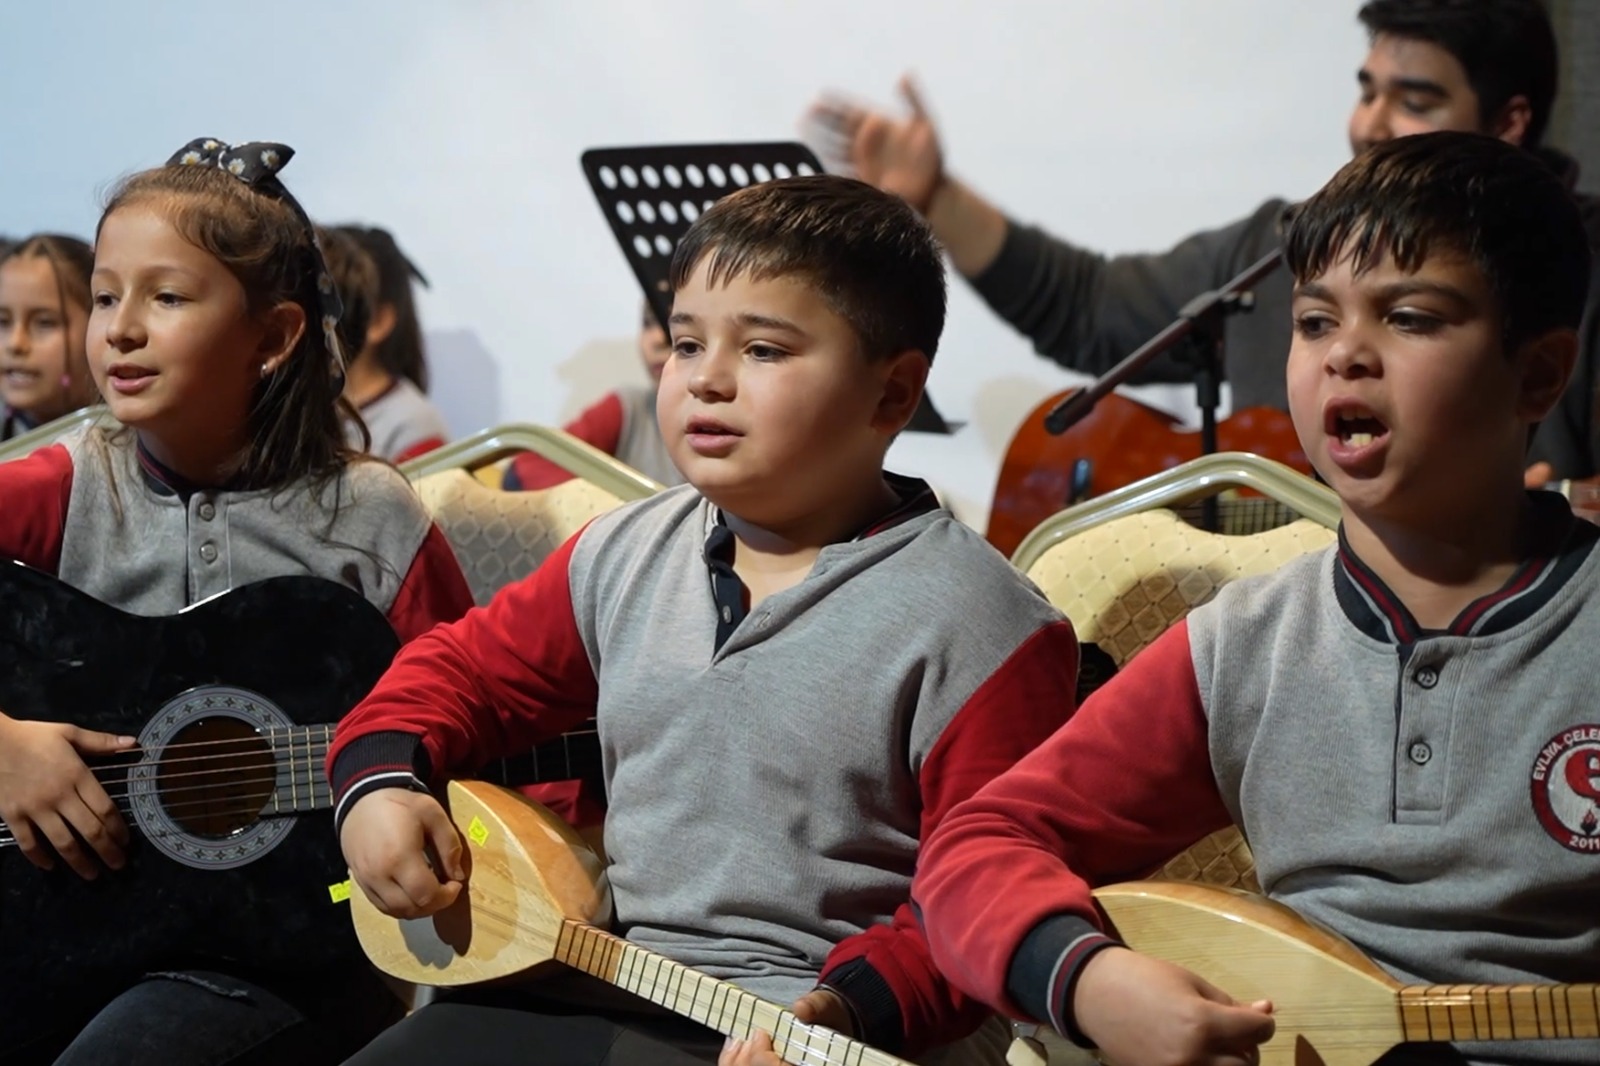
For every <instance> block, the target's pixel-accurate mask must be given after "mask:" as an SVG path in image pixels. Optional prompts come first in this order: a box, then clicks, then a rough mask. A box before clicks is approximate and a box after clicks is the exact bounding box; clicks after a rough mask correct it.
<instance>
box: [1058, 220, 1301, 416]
mask: <svg viewBox="0 0 1600 1066" xmlns="http://www.w3.org/2000/svg"><path fill="white" fill-rule="evenodd" d="M1282 258H1283V251H1282V249H1274V250H1273V251H1271V252H1268V253H1267V254H1266V255H1264V256H1262V257H1261V258H1260V259H1258V260H1256V261H1255V262H1254V263H1252V264H1250V265H1249V266H1248V267H1246V268H1245V269H1244V270H1243V271H1242V272H1240V273H1239V274H1238V275H1237V276H1235V277H1234V278H1232V279H1230V280H1229V281H1228V283H1227V284H1225V285H1223V286H1222V288H1220V289H1214V290H1212V291H1210V292H1205V293H1202V294H1200V295H1199V296H1197V297H1196V298H1195V299H1193V300H1191V301H1190V302H1189V303H1188V304H1186V305H1185V306H1184V308H1183V310H1181V311H1179V312H1178V317H1177V318H1176V319H1174V320H1173V321H1171V322H1170V323H1168V324H1167V326H1166V327H1165V328H1164V329H1162V331H1161V332H1160V333H1157V334H1156V335H1155V336H1154V337H1151V338H1150V339H1149V340H1147V341H1145V342H1144V343H1143V344H1141V345H1139V347H1138V348H1137V349H1136V350H1135V351H1134V352H1133V353H1132V354H1130V355H1129V356H1128V357H1127V358H1125V359H1123V360H1122V362H1120V363H1118V364H1117V365H1116V366H1114V367H1112V368H1111V369H1110V370H1107V371H1106V372H1105V373H1104V374H1101V375H1100V376H1099V377H1097V378H1095V379H1094V381H1093V382H1091V383H1090V384H1089V385H1088V386H1087V387H1085V388H1082V389H1078V390H1076V391H1075V392H1073V393H1071V394H1070V395H1068V396H1066V397H1065V398H1063V399H1062V401H1061V402H1060V403H1058V404H1056V405H1055V406H1054V407H1053V408H1051V409H1050V412H1049V413H1048V414H1046V415H1045V417H1044V428H1045V430H1046V431H1048V432H1050V433H1055V434H1060V433H1065V432H1066V431H1067V430H1068V429H1071V428H1072V426H1074V425H1075V424H1077V423H1078V422H1080V421H1082V420H1083V419H1084V418H1086V417H1087V416H1088V414H1089V412H1090V411H1092V410H1094V405H1095V404H1097V403H1099V402H1100V399H1101V397H1103V396H1105V395H1106V394H1107V393H1109V392H1111V391H1112V390H1113V389H1115V388H1116V387H1117V386H1119V385H1121V384H1123V383H1124V382H1126V381H1127V380H1128V379H1129V378H1131V377H1132V376H1133V375H1134V374H1137V373H1138V372H1139V371H1140V370H1141V369H1143V367H1144V366H1145V364H1146V363H1148V362H1150V361H1151V360H1152V359H1154V358H1155V357H1156V356H1158V355H1160V354H1161V353H1162V352H1165V351H1167V350H1168V349H1170V348H1171V347H1173V346H1174V345H1175V344H1177V343H1178V342H1179V341H1181V340H1183V338H1185V337H1187V336H1188V335H1189V334H1190V333H1192V332H1194V330H1195V328H1196V326H1197V325H1198V324H1199V323H1200V322H1201V321H1202V320H1204V319H1205V318H1206V317H1207V316H1209V315H1212V314H1214V313H1216V312H1217V311H1218V310H1224V309H1231V308H1227V305H1228V303H1229V301H1235V302H1236V300H1237V297H1238V296H1239V295H1240V294H1241V293H1243V292H1244V291H1246V290H1247V289H1249V287H1250V286H1252V285H1254V284H1255V283H1256V282H1258V281H1260V280H1261V279H1262V278H1264V277H1266V276H1267V275H1268V274H1270V273H1271V272H1272V271H1273V269H1274V268H1276V267H1277V265H1278V262H1279V261H1280V260H1281V259H1282Z"/></svg>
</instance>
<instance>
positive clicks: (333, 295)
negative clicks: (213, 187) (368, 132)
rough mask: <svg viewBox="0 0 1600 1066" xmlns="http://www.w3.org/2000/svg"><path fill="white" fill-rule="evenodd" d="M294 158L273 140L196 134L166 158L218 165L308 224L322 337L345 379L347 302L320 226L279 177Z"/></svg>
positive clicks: (174, 163) (188, 164) (191, 164)
mask: <svg viewBox="0 0 1600 1066" xmlns="http://www.w3.org/2000/svg"><path fill="white" fill-rule="evenodd" d="M293 158H294V149H293V148H290V147H289V146H288V145H286V144H276V143H274V142H272V141H249V142H247V143H245V144H228V143H226V142H225V141H219V140H217V139H216V138H215V137H197V138H195V139H194V140H192V141H190V142H189V143H188V144H186V145H184V146H183V147H182V148H180V149H178V151H177V152H175V153H174V154H173V156H172V158H171V159H169V160H167V165H168V166H181V167H215V168H216V169H218V170H222V171H226V172H227V173H229V174H232V175H233V176H234V177H236V178H238V179H239V180H240V181H242V182H244V183H245V184H246V185H248V186H250V187H251V188H252V189H255V190H257V191H259V192H261V193H263V194H264V195H267V196H272V197H274V198H276V199H278V200H281V201H282V202H283V203H284V204H285V205H286V206H287V207H288V208H289V209H290V210H291V211H293V212H294V213H295V217H296V218H298V219H299V220H300V221H301V223H302V224H303V225H304V226H305V227H306V233H307V235H308V236H309V237H310V239H311V249H312V252H313V253H314V254H315V255H316V257H317V262H316V267H317V302H318V310H319V311H320V312H321V313H322V338H323V343H324V344H325V346H326V347H327V349H328V358H329V359H330V361H331V365H332V371H333V374H334V376H335V377H337V378H339V379H341V380H342V379H343V378H344V369H345V359H344V350H343V348H342V347H341V346H340V344H339V334H338V326H339V318H340V317H341V316H342V315H343V314H344V303H343V301H341V300H340V299H339V290H338V289H337V287H335V286H334V284H333V275H331V274H330V273H328V263H327V260H326V258H325V257H324V256H323V254H322V245H321V244H319V243H318V241H317V229H316V227H315V226H313V225H312V224H311V218H310V216H308V215H307V214H306V212H305V208H303V207H301V206H300V201H298V200H296V199H295V198H294V197H293V196H292V195H290V193H289V190H288V189H286V188H285V187H284V185H283V182H282V181H280V180H279V179H278V172H279V171H280V170H282V169H283V168H284V166H285V165H287V164H288V162H289V160H291V159H293Z"/></svg>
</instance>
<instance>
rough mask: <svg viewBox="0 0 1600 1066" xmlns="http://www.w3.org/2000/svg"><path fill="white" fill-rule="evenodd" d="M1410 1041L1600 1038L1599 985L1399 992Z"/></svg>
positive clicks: (1437, 987)
mask: <svg viewBox="0 0 1600 1066" xmlns="http://www.w3.org/2000/svg"><path fill="white" fill-rule="evenodd" d="M1400 1021H1401V1026H1402V1027H1403V1028H1404V1030H1405V1038H1406V1039H1407V1040H1451V1041H1455V1040H1572V1039H1579V1040H1582V1039H1595V1038H1597V1037H1600V985H1593V984H1585V985H1418V986H1415V987H1411V988H1404V989H1401V991H1400Z"/></svg>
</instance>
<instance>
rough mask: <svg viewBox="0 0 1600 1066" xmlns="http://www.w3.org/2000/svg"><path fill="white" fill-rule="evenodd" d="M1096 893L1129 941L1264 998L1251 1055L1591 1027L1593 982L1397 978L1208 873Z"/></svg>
mask: <svg viewBox="0 0 1600 1066" xmlns="http://www.w3.org/2000/svg"><path fill="white" fill-rule="evenodd" d="M1095 899H1096V901H1097V902H1098V903H1099V904H1100V907H1101V909H1102V910H1103V911H1105V913H1106V916H1107V917H1108V918H1109V919H1110V920H1111V924H1112V925H1113V926H1115V928H1116V932H1117V935H1118V936H1119V937H1120V938H1121V939H1122V941H1123V942H1124V943H1125V944H1127V945H1128V946H1129V947H1131V948H1133V949H1134V950H1136V951H1141V952H1144V953H1145V954H1147V955H1153V956H1155V957H1156V958H1159V959H1165V960H1166V961H1168V962H1171V963H1175V964H1177V965H1179V966H1182V967H1184V968H1185V969H1187V970H1191V971H1193V972H1194V973H1196V974H1198V975H1200V976H1201V977H1203V978H1205V979H1206V980H1207V981H1209V982H1211V983H1212V984H1213V985H1216V986H1217V987H1218V988H1220V989H1222V990H1223V991H1224V992H1226V993H1228V995H1230V996H1232V997H1233V999H1234V1000H1235V1001H1236V1002H1239V1003H1249V1002H1253V1001H1255V1000H1260V999H1270V1000H1271V1001H1272V1004H1273V1008H1274V1018H1275V1019H1276V1021H1277V1031H1276V1033H1275V1035H1274V1036H1273V1038H1272V1039H1271V1040H1269V1041H1268V1042H1267V1043H1265V1044H1263V1045H1261V1066H1370V1064H1371V1063H1373V1062H1375V1061H1377V1060H1378V1059H1379V1058H1380V1057H1382V1056H1383V1055H1384V1054H1385V1053H1386V1052H1388V1051H1389V1050H1390V1049H1391V1048H1393V1047H1394V1046H1395V1045H1397V1044H1402V1043H1409V1042H1413V1041H1479V1040H1562V1039H1595V1038H1597V1037H1600V985H1592V984H1583V985H1401V984H1400V983H1399V982H1398V981H1396V980H1395V979H1394V978H1392V977H1390V976H1389V975H1388V974H1387V973H1385V972H1384V971H1383V970H1382V969H1380V968H1379V967H1378V966H1377V965H1376V964H1375V963H1373V962H1372V961H1371V960H1370V959H1368V958H1367V957H1366V956H1365V955H1363V954H1362V953H1361V952H1360V951H1358V950H1357V949H1356V948H1355V947H1354V946H1353V945H1351V944H1350V943H1349V942H1348V941H1346V940H1344V939H1342V938H1340V937H1338V936H1336V935H1334V934H1333V933H1330V932H1327V931H1326V930H1324V929H1321V928H1320V927H1318V926H1315V925H1312V924H1311V923H1310V922H1307V921H1306V920H1305V919H1303V918H1301V917H1300V916H1299V915H1297V914H1295V913H1294V912H1293V911H1292V910H1290V909H1289V908H1287V907H1285V906H1283V905H1281V904H1278V903H1274V902H1272V901H1270V900H1267V899H1265V898H1263V897H1261V896H1257V895H1252V894H1249V893H1245V892H1240V891H1237V890H1235V889H1228V888H1218V887H1215V886H1212V885H1202V884H1192V883H1183V882H1163V881H1139V882H1129V883H1127V884H1120V885H1111V886H1108V887H1106V888H1102V889H1099V890H1097V891H1096V892H1095Z"/></svg>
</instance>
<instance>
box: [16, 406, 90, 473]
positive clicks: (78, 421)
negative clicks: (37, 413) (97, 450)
mask: <svg viewBox="0 0 1600 1066" xmlns="http://www.w3.org/2000/svg"><path fill="white" fill-rule="evenodd" d="M102 415H105V416H106V417H107V418H110V417H111V416H110V415H109V414H107V412H106V409H105V407H104V405H102V404H95V405H94V406H92V407H80V408H78V409H77V410H76V411H73V412H72V413H71V414H65V415H62V416H61V417H60V418H58V419H55V420H54V421H52V422H46V423H45V424H44V425H42V426H35V427H34V428H32V429H30V430H28V432H26V433H19V434H17V435H16V436H15V437H12V438H11V439H10V440H8V441H5V442H4V443H0V463H3V462H5V461H6V460H8V459H21V458H22V457H23V456H25V455H28V454H29V453H30V452H32V451H33V450H34V449H36V448H43V447H44V446H45V445H47V444H54V443H55V442H56V441H57V440H59V439H60V438H62V437H64V436H66V435H67V434H68V433H70V432H71V431H72V430H74V429H77V428H78V427H79V426H83V425H88V424H89V423H90V422H93V421H94V420H95V419H97V418H99V417H100V416H102Z"/></svg>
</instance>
